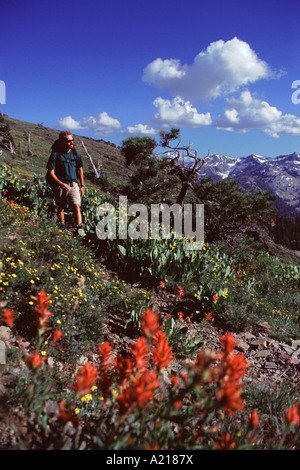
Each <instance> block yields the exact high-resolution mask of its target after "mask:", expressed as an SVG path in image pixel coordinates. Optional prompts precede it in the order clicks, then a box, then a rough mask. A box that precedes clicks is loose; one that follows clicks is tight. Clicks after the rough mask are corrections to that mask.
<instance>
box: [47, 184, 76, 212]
mask: <svg viewBox="0 0 300 470" xmlns="http://www.w3.org/2000/svg"><path fill="white" fill-rule="evenodd" d="M68 184H69V187H70V190H69V191H66V190H65V189H63V188H62V187H61V186H55V188H54V197H55V202H56V205H57V207H58V208H59V209H67V207H68V204H70V205H71V206H73V205H75V204H78V205H80V203H81V197H80V190H79V184H78V183H77V181H72V182H71V183H68Z"/></svg>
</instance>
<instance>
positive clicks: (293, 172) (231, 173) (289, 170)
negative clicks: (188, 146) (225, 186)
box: [199, 152, 300, 218]
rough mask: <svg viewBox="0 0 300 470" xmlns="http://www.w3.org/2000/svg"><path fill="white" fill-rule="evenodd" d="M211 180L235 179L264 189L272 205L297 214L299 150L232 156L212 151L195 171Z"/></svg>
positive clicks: (287, 213) (245, 186)
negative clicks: (271, 199) (272, 198)
mask: <svg viewBox="0 0 300 470" xmlns="http://www.w3.org/2000/svg"><path fill="white" fill-rule="evenodd" d="M205 176H210V177H211V178H212V179H213V180H214V181H220V180H222V179H225V178H230V179H235V180H236V181H237V182H238V183H239V185H240V186H241V187H242V188H243V189H245V190H265V191H268V192H269V193H271V194H273V195H274V196H275V198H276V199H275V202H274V205H275V207H276V209H277V210H278V212H280V213H281V214H282V215H284V216H285V217H291V218H294V217H296V216H299V217H300V154H299V153H296V152H294V153H292V154H289V155H279V156H277V157H274V158H270V157H263V156H261V155H255V154H252V155H249V156H247V157H241V158H235V157H230V156H226V155H220V154H213V155H211V156H209V157H208V158H207V159H206V163H205V165H204V167H203V168H202V170H201V173H200V175H199V177H200V179H202V178H203V177H205Z"/></svg>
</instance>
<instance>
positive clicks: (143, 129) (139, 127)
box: [127, 124, 157, 135]
mask: <svg viewBox="0 0 300 470" xmlns="http://www.w3.org/2000/svg"><path fill="white" fill-rule="evenodd" d="M127 132H128V133H129V134H137V135H138V134H139V135H155V134H157V130H156V129H154V128H153V127H149V126H147V125H146V124H136V125H135V126H128V127H127Z"/></svg>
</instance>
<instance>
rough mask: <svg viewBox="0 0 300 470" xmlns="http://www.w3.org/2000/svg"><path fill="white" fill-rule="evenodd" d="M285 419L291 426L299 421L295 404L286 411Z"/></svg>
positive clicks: (299, 416) (299, 417)
mask: <svg viewBox="0 0 300 470" xmlns="http://www.w3.org/2000/svg"><path fill="white" fill-rule="evenodd" d="M286 419H287V422H288V423H289V424H291V425H293V426H296V425H297V424H299V423H300V415H299V412H298V409H297V407H296V406H292V407H291V408H289V409H288V410H287V411H286Z"/></svg>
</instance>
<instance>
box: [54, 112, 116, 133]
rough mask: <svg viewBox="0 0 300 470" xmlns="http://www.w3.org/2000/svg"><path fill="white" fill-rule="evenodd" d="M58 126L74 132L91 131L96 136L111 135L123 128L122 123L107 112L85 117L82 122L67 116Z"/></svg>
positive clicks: (59, 121) (60, 120)
mask: <svg viewBox="0 0 300 470" xmlns="http://www.w3.org/2000/svg"><path fill="white" fill-rule="evenodd" d="M57 124H58V126H59V127H60V128H64V129H68V130H72V131H74V130H75V131H76V130H80V129H91V130H92V131H93V132H94V134H96V135H101V134H106V135H107V134H111V133H112V132H113V131H115V130H116V129H119V128H120V127H121V123H120V122H119V121H118V120H117V119H115V118H112V117H110V116H109V115H108V114H107V113H106V112H102V113H100V114H97V115H96V116H89V117H85V118H83V119H81V121H76V120H75V119H73V118H72V117H71V116H66V117H63V118H61V119H59V120H58V123H57Z"/></svg>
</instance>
